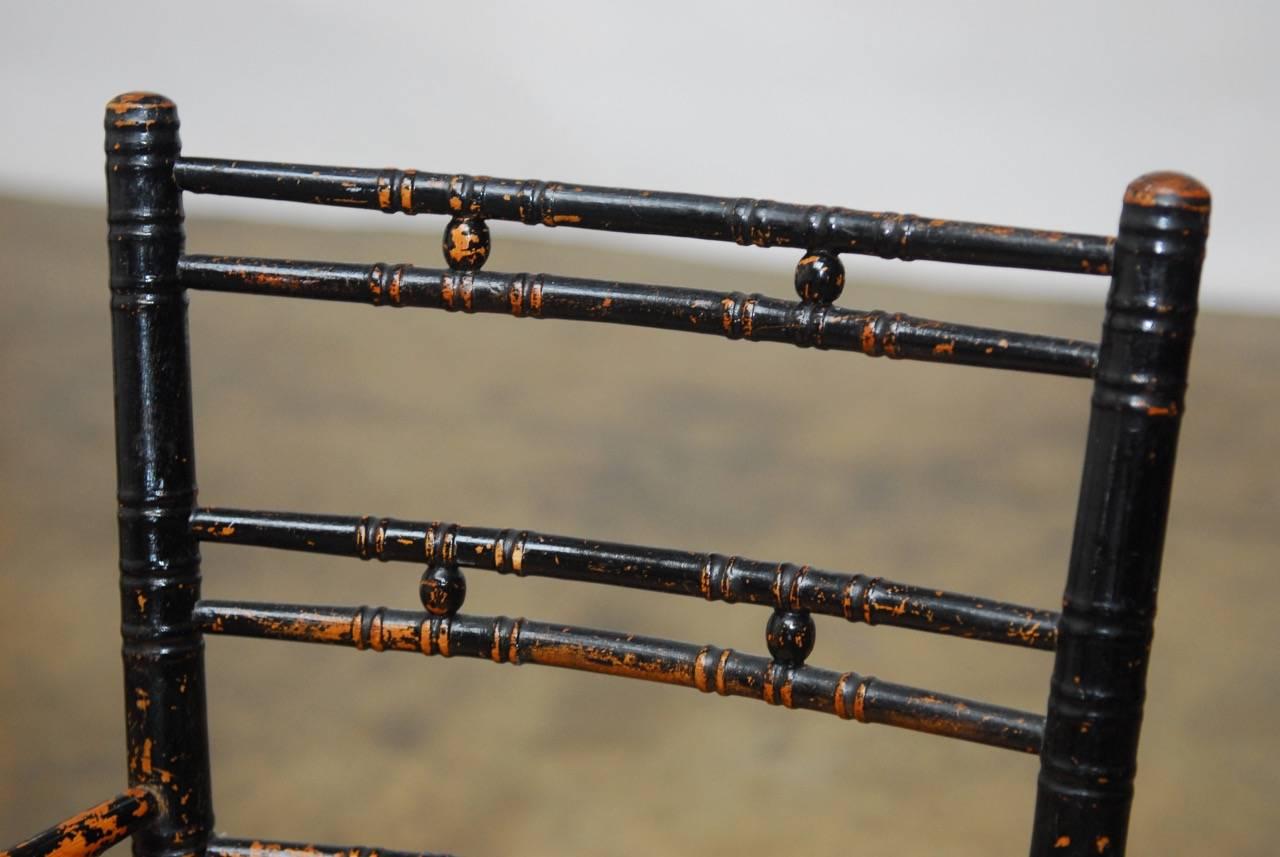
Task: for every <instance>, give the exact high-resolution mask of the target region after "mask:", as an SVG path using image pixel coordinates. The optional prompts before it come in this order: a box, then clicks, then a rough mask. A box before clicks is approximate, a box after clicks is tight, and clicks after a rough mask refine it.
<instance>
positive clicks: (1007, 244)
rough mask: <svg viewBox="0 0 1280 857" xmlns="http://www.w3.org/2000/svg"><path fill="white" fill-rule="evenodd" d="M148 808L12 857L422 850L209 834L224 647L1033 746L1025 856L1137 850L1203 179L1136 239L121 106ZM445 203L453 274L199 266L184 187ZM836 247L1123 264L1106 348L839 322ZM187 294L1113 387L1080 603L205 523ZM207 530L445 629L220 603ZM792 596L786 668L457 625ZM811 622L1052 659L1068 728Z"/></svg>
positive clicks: (371, 855) (375, 526) (136, 705)
mask: <svg viewBox="0 0 1280 857" xmlns="http://www.w3.org/2000/svg"><path fill="white" fill-rule="evenodd" d="M106 132H107V136H106V151H107V198H108V221H109V227H110V228H109V233H108V244H109V250H110V253H109V261H110V285H111V317H112V349H113V358H114V360H113V367H114V374H115V393H116V397H115V404H116V440H117V446H116V461H117V471H118V496H119V531H120V586H121V606H122V622H121V631H122V636H123V638H124V649H123V653H124V678H125V697H126V698H125V706H126V707H125V723H126V739H127V742H128V780H129V784H130V788H129V790H128V791H126V792H125V793H123V794H122V795H120V796H119V797H117V798H115V799H114V800H111V801H107V802H106V803H104V804H102V805H100V806H98V807H94V808H93V809H91V810H89V811H87V812H85V813H82V814H80V815H79V816H76V817H74V818H72V819H70V820H68V821H67V822H65V823H63V824H62V825H59V826H57V827H55V828H52V829H50V830H48V831H46V832H45V833H42V834H40V835H38V836H36V837H35V838H33V839H31V840H28V841H27V842H24V843H22V844H21V845H19V846H16V847H15V848H14V849H12V850H11V851H8V852H0V857H46V855H56V857H96V855H97V854H99V853H100V852H101V851H103V850H104V849H106V848H107V847H109V846H110V845H112V844H114V843H115V842H117V841H119V840H121V839H122V838H124V837H125V836H128V835H130V834H132V835H133V836H134V851H135V853H136V854H138V855H139V857H178V855H193V857H199V855H209V857H429V855H410V854H404V853H402V852H393V851H378V850H375V849H369V848H363V847H347V846H342V847H339V846H324V845H305V844H298V843H288V842H271V841H257V840H252V841H251V840H240V839H228V838H221V837H213V836H212V835H211V832H210V831H211V826H212V823H213V811H212V806H211V802H210V770H209V757H208V738H207V730H206V725H205V699H204V666H203V645H204V644H203V636H202V635H203V634H204V633H212V634H231V635H239V636H246V637H260V638H273V639H283V640H298V641H304V642H316V643H329V644H335V645H344V646H350V647H354V648H357V649H373V650H374V651H386V650H395V651H416V652H420V653H423V654H428V655H442V656H446V657H448V656H454V655H457V656H465V657H472V658H482V659H488V660H493V661H495V662H498V663H504V662H505V663H512V664H520V663H536V664H545V665H550V666H558V667H564V668H569V669H575V670H583V671H587V672H594V673H602V674H608V675H615V676H620V677H624V678H633V679H642V680H647V681H656V682H662V683H667V684H675V685H681V686H686V687H694V688H697V689H699V690H701V691H704V692H706V693H711V692H712V691H715V692H717V693H719V694H721V695H733V696H745V697H750V698H753V699H760V700H764V701H766V702H769V703H770V704H773V705H780V706H784V707H788V708H807V709H811V710H816V711H821V712H826V713H830V714H835V715H837V716H839V717H842V718H845V719H852V720H858V721H861V722H867V723H885V724H889V725H893V726H898V727H902V728H907V729H913V730H917V731H922V732H928V733H933V734H938V735H944V736H948V737H953V738H960V739H963V740H968V741H975V742H978V743H982V744H988V745H991V746H996V747H1003V748H1008V749H1014V750H1019V751H1022V752H1028V753H1038V754H1039V755H1040V759H1041V767H1040V776H1039V783H1038V789H1039V790H1038V794H1037V801H1036V811H1035V820H1034V828H1033V834H1032V844H1031V854H1032V857H1057V855H1090V857H1094V855H1120V854H1123V853H1124V851H1125V847H1126V838H1127V832H1128V831H1127V828H1128V817H1129V807H1130V803H1131V801H1132V796H1133V779H1134V772H1135V759H1136V756H1137V746H1138V735H1139V729H1140V725H1141V719H1142V702H1143V697H1144V693H1145V680H1146V670H1147V663H1148V657H1149V651H1150V645H1151V640H1152V632H1153V623H1154V617H1155V609H1156V590H1157V587H1158V582H1159V572H1160V560H1161V552H1162V549H1163V539H1164V529H1165V521H1166V515H1167V512H1168V504H1169V495H1170V487H1171V483H1172V474H1173V464H1174V456H1175V450H1176V444H1177V433H1178V424H1179V421H1180V419H1181V415H1182V412H1183V391H1184V388H1185V385H1186V378H1187V366H1188V362H1189V358H1190V346H1191V337H1192V332H1193V327H1194V319H1195V313H1196V295H1197V291H1198V286H1199V276H1200V265H1201V260H1202V257H1203V254H1204V247H1205V241H1206V236H1207V232H1208V221H1209V193H1208V191H1207V190H1205V188H1204V187H1203V186H1201V185H1200V184H1199V183H1197V182H1196V181H1195V180H1193V179H1190V178H1187V177H1186V176H1182V175H1179V174H1176V173H1153V174H1150V175H1147V176H1143V177H1142V178H1140V179H1138V180H1136V181H1135V182H1133V183H1132V184H1131V185H1130V187H1129V189H1128V192H1127V193H1126V196H1125V199H1124V207H1123V211H1122V216H1121V222H1120V234H1119V237H1118V238H1117V239H1111V238H1107V237H1100V236H1093V235H1078V234H1068V233H1059V232H1044V231H1036V230H1029V229H1016V228H1009V227H1001V226H989V225H984V224H975V223H963V222H958V221H943V220H932V219H927V218H921V217H916V216H914V215H899V214H891V213H877V212H864V211H855V210H851V209H844V208H831V207H826V206H799V205H790V204H784V203H777V202H771V201H762V200H753V199H746V198H727V197H726V198H719V197H709V196H697V195H691V194H679V193H660V192H651V191H631V190H621V189H614V188H599V187H587V186H578V185H565V184H556V183H546V182H537V181H514V180H510V179H495V178H488V177H482V176H481V177H474V176H465V175H446V174H437V173H425V172H415V171H412V170H395V169H385V170H370V169H349V168H342V167H324V166H305V165H293V164H276V163H254V162H237V161H227V160H214V159H203V158H202V159H197V158H182V157H181V155H180V145H179V140H178V118H177V112H176V109H175V108H174V105H173V103H172V102H170V101H169V100H167V99H165V98H163V97H161V96H158V95H153V94H148V93H128V94H126V95H122V96H119V97H117V98H116V99H113V100H112V101H111V102H110V103H109V104H108V106H107V114H106ZM182 190H188V191H192V192H196V193H219V194H232V195H240V196H252V197H260V198H266V199H281V200H292V201H296V202H308V203H318V204H322V205H335V206H347V207H351V208H363V209H371V210H379V211H383V212H388V213H394V212H404V213H409V214H419V213H424V214H425V213H430V214H441V215H447V216H448V217H449V218H450V219H449V221H448V223H447V224H446V225H445V227H444V232H443V236H442V239H441V248H442V251H443V255H444V260H445V264H446V266H447V268H446V269H427V268H415V267H412V266H409V265H386V264H383V263H377V264H373V265H351V264H333V263H327V262H299V261H283V260H273V259H256V258H255V259H251V258H237V257H224V256H195V255H192V256H187V255H184V248H183V228H182V199H181V191H182ZM488 220H509V221H517V222H521V223H526V224H543V225H547V226H557V225H567V226H576V227H581V228H586V229H598V230H610V231H618V232H632V233H645V234H656V235H671V236H684V237H689V238H701V239H708V240H718V241H733V242H736V243H739V244H744V245H745V244H753V245H756V246H761V247H766V246H780V247H791V248H793V249H795V250H797V251H799V252H801V253H802V254H803V255H802V257H801V258H800V259H799V261H798V263H797V266H796V271H795V275H794V286H795V291H796V294H797V295H798V297H799V299H800V300H799V302H792V301H784V300H779V299H776V298H769V297H764V296H761V295H749V296H748V295H743V294H738V293H730V294H718V293H713V292H707V291H699V290H696V289H686V288H675V287H666V286H648V285H636V284H626V283H616V282H608V281H598V280H585V279H577V278H568V277H558V276H555V275H551V274H495V273H485V272H482V271H481V270H480V269H481V268H482V267H483V265H484V264H485V262H486V261H487V259H488V256H489V254H490V250H491V236H490V232H489V227H488V223H487V221H488ZM842 253H860V254H868V255H875V256H881V257H884V258H897V259H929V260H934V261H947V262H958V263H963V264H975V265H996V266H1006V267H1016V268H1034V269H1042V270H1050V271H1069V272H1076V273H1085V274H1107V273H1111V274H1112V280H1111V290H1110V294H1109V297H1108V300H1107V311H1106V317H1105V321H1104V325H1103V332H1102V340H1101V344H1100V345H1099V346H1095V345H1093V344H1091V343H1087V342H1077V341H1072V340H1064V339H1057V338H1054V337H1047V336H1036V335H1031V334H1025V333H1018V332H1010V331H998V330H987V329H984V328H976V327H969V326H964V325H954V324H947V323H942V322H935V321H929V320H925V319H916V318H911V317H909V316H904V315H891V314H888V313H884V312H878V311H876V312H866V311H861V310H852V309H844V308H840V307H836V306H834V305H833V304H834V301H836V300H837V299H838V298H839V297H840V295H841V292H842V289H843V285H844V267H843V263H842V262H841V259H840V254H842ZM188 289H203V290H212V291H226V292H238V293H245V294H267V295H284V296H290V297H306V298H315V299H322V300H337V301H349V302H357V303H369V304H373V305H375V306H393V307H400V306H419V307H430V308H436V309H445V310H449V311H463V312H496V313H507V314H510V315H513V316H517V317H524V316H530V317H534V318H560V319H569V320H579V321H603V322H609V323H615V324H624V325H637V326H643V327H653V328H663V329H668V330H677V331H687V332H695V333H711V334H716V335H720V336H725V337H727V338H730V339H748V340H758V341H774V342H786V343H791V344H794V345H798V346H802V347H814V348H818V349H835V350H845V351H856V352H860V353H863V354H868V355H872V356H880V355H883V356H888V357H898V358H906V359H915V360H926V361H932V362H944V363H961V364H968V365H973V366H983V367H990V368H1002V369H1016V370H1022V371H1030V372H1040V373H1046V374H1055V375H1066V376H1076V377H1092V378H1093V379H1094V387H1093V402H1092V417H1091V421H1090V425H1089V433H1088V441H1087V447H1086V454H1085V463H1084V475H1083V479H1082V482H1081V491H1080V500H1079V506H1078V512H1077V519H1076V528H1075V539H1074V543H1073V547H1072V555H1071V560H1070V565H1069V571H1068V577H1067V584H1066V588H1065V595H1064V599H1063V609H1062V613H1061V614H1060V615H1059V614H1057V613H1054V612H1052V611H1049V610H1038V609H1032V608H1028V607H1020V606H1017V605H1012V604H1005V603H1001V602H998V601H991V600H989V599H985V598H976V597H973V596H969V595H961V594H955V593H949V592H944V591H941V590H934V589H930V588H927V587H922V586H915V585H908V584H901V583H893V582H890V581H887V580H884V579H882V578H880V577H871V576H866V575H862V574H853V575H850V574H840V573H836V572H830V571H823V570H821V569H814V568H810V567H808V566H800V565H794V564H791V563H773V562H761V561H758V560H750V559H744V558H741V557H735V556H726V555H721V554H713V553H693V552H686V551H678V550H670V549H664V548H651V547H636V546H630V545H623V544H613V543H606V542H598V541H590V540H586V539H576V538H566V537H562V536H547V535H540V534H537V533H532V532H529V531H524V530H510V529H489V528H480V527H462V526H458V525H456V524H450V523H445V522H439V521H437V522H413V521H403V520H396V519H390V518H369V517H363V518H361V517H343V516H334V515H313V514H297V513H283V512H262V511H248V510H237V509H228V508H198V507H197V505H196V483H195V464H194V460H195V455H194V444H193V430H192V416H191V415H192V407H191V405H192V403H191V382H190V368H189V365H188V361H189V349H188V344H187V316H186V312H187V295H186V292H187V290H188ZM200 541H209V542H219V543H224V544H237V545H248V546H258V547H272V548H283V549H288V550H298V551H308V552H313V553H320V554H334V555H342V556H349V557H358V558H361V559H366V560H367V559H372V558H375V557H376V558H377V559H379V560H383V561H389V560H396V561H407V562H412V563H414V564H417V565H420V566H421V565H425V566H426V570H425V571H424V572H423V574H422V577H421V579H420V581H419V585H418V594H419V597H420V599H421V601H422V604H423V607H424V608H425V612H415V611H401V610H389V609H386V608H381V607H378V608H368V607H354V608H346V607H314V606H304V605H288V604H285V605H280V604H243V603H238V602H215V601H201V600H200V553H199V543H200ZM464 567H465V568H475V569H483V570H489V571H496V572H499V573H503V574H515V575H517V576H524V575H535V576H544V577H553V578H559V579H562V580H572V581H588V582H594V583H604V584H608V585H613V586H622V587H630V588H634V589H644V590H649V591H653V592H659V593H674V594H679V595H686V596H695V597H702V598H705V599H707V600H709V601H725V602H744V603H749V604H758V605H763V606H766V607H768V608H770V610H771V612H770V614H769V617H768V619H767V622H766V623H764V625H763V631H764V642H765V645H766V647H767V649H768V651H769V653H770V656H769V657H760V656H753V655H746V654H741V653H739V652H735V651H733V650H731V649H721V648H717V647H715V646H710V645H708V646H701V647H699V646H695V645H690V644H687V643H679V642H672V641H667V640H658V639H650V638H645V637H639V636H635V635H632V634H627V633H623V632H618V631H595V630H590V629H586V628H575V627H569V626H564V625H555V624H548V623H540V622H532V621H528V620H524V619H508V618H506V617H479V616H467V615H463V614H461V613H459V612H458V611H459V610H460V609H461V608H462V606H463V603H464V602H465V599H466V583H467V582H466V579H465V577H464V576H463V571H462V569H463V568H464ZM815 614H823V615H831V616H837V617H843V618H844V619H846V620H848V621H852V622H864V623H867V624H885V625H895V626H898V627H902V628H908V629H915V630H923V631H930V632H933V633H939V634H946V635H950V636H958V637H969V638H974V639H980V640H987V641H992V642H999V643H1005V644H1010V645H1016V646H1022V647H1026V648H1033V649H1041V650H1054V651H1055V661H1054V669H1053V677H1052V681H1051V684H1050V694H1049V700H1048V707H1047V714H1046V716H1044V717H1041V716H1040V715H1038V714H1034V713H1024V712H1019V711H1013V710H1010V709H1007V708H1003V707H1000V706H996V705H991V704H988V703H984V702H974V701H969V700H964V699H960V698H958V697H951V696H944V695H940V694H934V693H930V692H927V691H922V690H917V689H915V688H910V687H904V686H901V685H896V684H890V683H888V682H882V681H879V680H877V679H873V678H869V677H865V676H861V675H858V674H856V673H852V672H846V673H837V672H832V671H829V670H825V669H820V668H817V667H813V666H810V665H808V664H807V663H806V660H807V658H808V657H809V654H810V653H811V652H812V650H813V644H814V639H815V634H816V625H815V622H814V615H815Z"/></svg>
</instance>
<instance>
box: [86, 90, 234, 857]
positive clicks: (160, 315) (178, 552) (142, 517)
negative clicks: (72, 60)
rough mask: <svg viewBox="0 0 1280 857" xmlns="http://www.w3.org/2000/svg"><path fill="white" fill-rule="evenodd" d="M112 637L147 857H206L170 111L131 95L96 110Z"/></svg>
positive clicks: (195, 547)
mask: <svg viewBox="0 0 1280 857" xmlns="http://www.w3.org/2000/svg"><path fill="white" fill-rule="evenodd" d="M105 127H106V152H107V205H108V223H109V229H108V238H107V244H108V251H109V257H110V284H111V332H112V354H113V371H114V377H115V419H116V476H117V492H118V501H119V539H120V542H119V543H120V596H121V602H120V603H121V635H122V636H123V638H124V647H123V656H124V682H125V729H126V740H127V743H128V766H129V783H130V785H131V786H145V787H149V788H150V789H151V790H152V792H153V793H154V794H155V795H156V796H157V797H158V800H159V803H160V807H159V810H160V811H159V813H158V816H157V818H156V819H155V820H154V821H153V822H152V823H151V824H149V825H148V826H147V827H146V828H145V829H143V830H141V831H138V833H136V834H135V838H134V853H135V854H138V855H145V857H176V855H180V854H197V855H198V854H203V853H204V850H205V845H206V843H207V841H208V838H209V832H210V828H211V826H212V824H213V810H212V803H211V799H210V791H211V789H210V776H209V739H208V729H207V727H206V714H205V679H204V642H203V639H202V637H201V634H200V632H199V631H198V630H197V629H196V627H195V625H194V624H193V623H192V610H193V608H194V606H195V604H196V602H197V601H198V600H199V598H200V550H199V543H198V542H197V541H196V539H195V538H194V537H193V536H192V533H191V528H190V524H189V520H190V517H191V511H192V509H193V507H194V505H195V499H196V481H195V453H194V448H193V447H194V444H193V432H192V415H191V369H190V355H189V350H188V342H187V295H186V290H185V288H184V287H183V285H182V283H181V281H180V279H179V277H178V258H179V256H180V255H181V254H182V251H183V243H184V234H183V225H182V220H183V217H182V192H181V190H180V189H179V188H178V184H177V181H176V180H175V177H174V170H173V165H174V162H175V161H176V160H177V158H178V156H179V153H180V146H181V143H180V141H179V138H178V113H177V110H176V108H175V107H174V105H173V103H172V102H171V101H169V100H168V99H166V98H163V97H161V96H158V95H153V94H149V93H127V94H125V95H121V96H118V97H117V98H115V99H113V100H112V101H111V102H110V103H109V104H108V105H107V109H106V120H105Z"/></svg>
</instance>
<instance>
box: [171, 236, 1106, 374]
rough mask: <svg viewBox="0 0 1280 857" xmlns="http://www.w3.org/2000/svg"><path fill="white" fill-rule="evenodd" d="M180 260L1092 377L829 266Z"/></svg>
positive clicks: (1070, 350) (278, 288)
mask: <svg viewBox="0 0 1280 857" xmlns="http://www.w3.org/2000/svg"><path fill="white" fill-rule="evenodd" d="M178 270H179V276H180V277H181V278H182V284H183V285H184V286H185V287H187V288H190V289H198V290H204V291H220V292H237V293H241V294H259V295H276V296H280V297H291V298H312V299H318V300H332V301H349V302H354V303H368V304H373V305H374V306H392V307H427V308H430V309H443V310H449V311H451V312H458V311H461V312H464V313H476V312H485V313H501V314H505V315H513V316H516V317H517V318H522V317H531V318H558V319H569V320H572V321H595V322H606V323H609V324H625V325H636V326H640V327H655V328H662V329H664V330H680V331H687V332H690V333H705V334H710V335H713V336H723V337H726V338H728V339H747V340H751V341H754V342H785V343H790V344H793V345H798V346H800V347H802V348H805V347H812V348H818V349H824V350H825V349H832V350H839V351H855V352H858V353H861V354H866V355H868V356H870V357H881V356H883V357H891V358H898V359H906V360H924V361H928V362H931V363H958V364H962V365H969V366H987V367H991V368H996V369H1016V370H1021V371H1024V372H1043V373H1047V374H1052V375H1067V376H1072V377H1088V376H1089V375H1091V374H1092V373H1093V367H1094V365H1095V364H1096V362H1097V346H1096V345H1094V344H1093V343H1091V342H1080V341H1077V340H1071V339H1060V338H1057V337H1053V336H1040V335H1036V334H1029V333H1019V332H1014V331H1007V330H992V329H989V328H983V327H971V326H968V325H961V324H948V323H944V322H938V321H930V320H929V319H923V318H913V317H912V316H909V315H903V314H901V313H893V314H891V313H886V312H881V311H878V310H876V311H865V310H853V309H843V308H841V307H834V306H829V305H827V304H825V303H823V302H822V300H821V299H820V298H821V295H822V294H826V293H829V292H827V291H825V290H827V289H828V288H829V287H828V286H825V285H823V282H824V281H823V279H822V278H823V277H827V276H828V275H830V273H831V272H830V269H824V271H825V272H826V273H824V274H822V275H821V277H819V279H818V280H815V281H814V282H812V283H811V282H810V281H809V280H807V279H806V280H805V283H804V288H805V289H810V288H812V289H814V290H815V291H814V294H813V295H811V297H812V298H814V299H812V300H804V301H800V302H798V303H797V302H794V301H784V300H779V299H777V298H770V297H765V296H764V295H745V294H742V293H740V292H731V293H729V294H724V293H720V292H710V291H706V290H703V289H687V288H675V287H672V286H650V285H638V284H633V283H615V282H606V281H602V280H586V279H581V278H576V277H558V276H552V275H549V274H498V273H490V272H476V273H461V274H460V273H457V272H452V271H447V270H441V269H432V268H417V267H414V266H412V265H388V264H385V263H382V262H378V263H375V264H373V265H352V264H339V263H328V262H293V261H287V260H283V259H246V258H232V257H221V256H184V257H183V258H182V259H181V260H180V261H179V264H178ZM806 270H808V268H806ZM798 287H799V283H798ZM806 293H807V292H806Z"/></svg>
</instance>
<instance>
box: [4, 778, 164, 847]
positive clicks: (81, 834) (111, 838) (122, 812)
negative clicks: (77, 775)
mask: <svg viewBox="0 0 1280 857" xmlns="http://www.w3.org/2000/svg"><path fill="white" fill-rule="evenodd" d="M155 814H156V800H155V798H154V797H153V796H152V794H151V792H149V791H147V790H146V789H144V788H132V789H129V790H128V791H126V792H124V793H123V794H120V795H117V796H116V797H114V798H112V799H111V800H108V801H104V802H102V803H100V804H98V805H97V806H95V807H92V808H90V809H86V810H85V811H84V812H82V813H80V814H79V815H76V816H73V817H72V818H69V819H67V820H66V821H64V822H62V823H61V824H58V825H55V826H54V827H50V828H49V829H48V830H45V831H43V832H42V833H38V834H36V835H35V836H33V837H31V838H30V839H28V840H26V841H25V842H22V843H19V844H18V845H15V846H13V847H12V848H10V849H9V850H8V851H0V857H97V855H98V854H101V853H102V852H104V851H106V850H107V849H108V848H110V847H111V846H113V845H115V844H116V843H118V842H120V841H121V840H123V839H124V838H125V837H127V836H132V835H133V834H134V833H135V832H137V831H138V830H140V829H141V828H143V827H145V826H146V825H148V824H150V823H151V820H152V819H153V818H154V817H155Z"/></svg>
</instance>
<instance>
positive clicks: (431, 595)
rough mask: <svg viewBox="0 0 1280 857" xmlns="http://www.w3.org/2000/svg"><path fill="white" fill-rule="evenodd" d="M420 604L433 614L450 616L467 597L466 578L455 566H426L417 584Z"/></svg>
mask: <svg viewBox="0 0 1280 857" xmlns="http://www.w3.org/2000/svg"><path fill="white" fill-rule="evenodd" d="M418 595H419V597H421V598H422V606H423V607H425V608H427V612H428V613H430V614H431V615H433V616H452V615H453V614H454V613H457V612H458V609H459V608H461V607H462V602H463V601H464V600H466V597H467V579H466V578H465V577H463V576H462V572H461V571H459V570H458V568H457V567H456V566H452V565H441V566H436V567H435V568H428V569H427V570H426V571H425V572H423V574H422V583H421V584H419V586H418Z"/></svg>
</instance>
